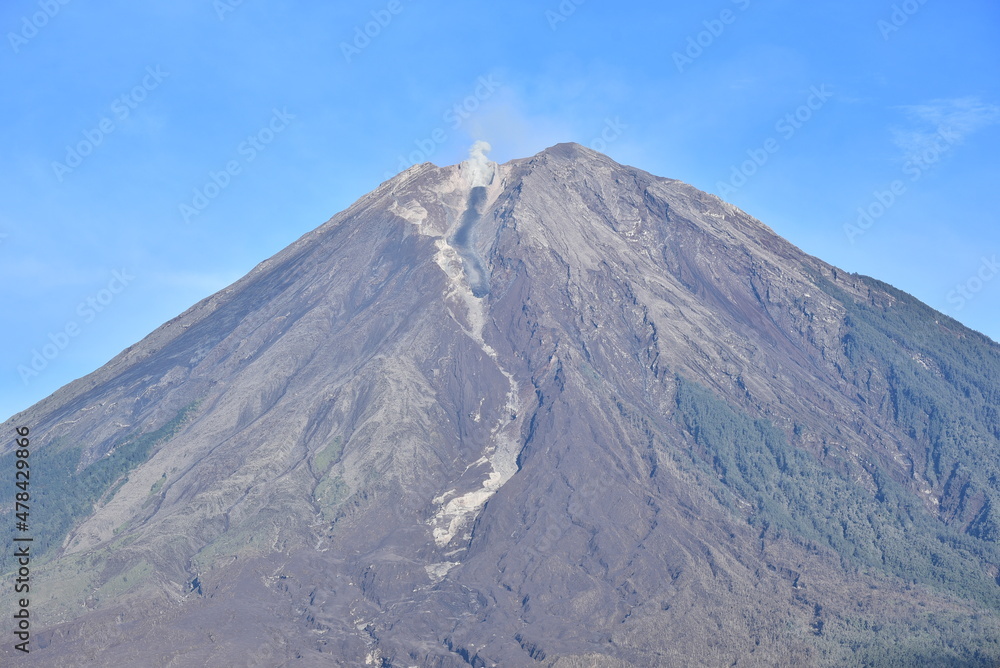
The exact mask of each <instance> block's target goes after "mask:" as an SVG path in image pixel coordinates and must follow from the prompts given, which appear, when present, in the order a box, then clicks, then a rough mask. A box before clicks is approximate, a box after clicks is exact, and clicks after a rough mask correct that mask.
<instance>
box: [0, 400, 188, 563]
mask: <svg viewBox="0 0 1000 668" xmlns="http://www.w3.org/2000/svg"><path fill="white" fill-rule="evenodd" d="M196 408H197V402H195V403H192V404H190V405H189V406H187V407H185V408H184V409H182V410H181V411H180V412H178V413H177V415H176V416H174V418H173V419H171V420H170V421H169V422H167V423H166V424H165V425H163V426H162V427H160V428H159V429H157V430H156V431H152V432H149V433H146V434H138V435H131V436H127V437H126V438H125V439H124V440H122V441H121V442H120V443H119V444H118V445H117V446H115V447H114V448H112V450H111V452H110V454H108V455H106V456H104V457H102V458H100V459H98V460H97V461H95V462H93V463H92V464H90V465H89V466H87V467H86V468H84V469H83V470H82V471H79V472H78V471H77V467H78V466H79V465H80V458H81V455H82V453H83V451H82V449H81V448H80V447H79V446H70V447H62V442H61V440H60V439H56V440H55V441H53V442H51V443H49V444H48V445H47V446H45V447H43V448H39V449H38V450H33V451H32V453H31V459H30V462H31V522H30V526H31V535H32V537H33V538H34V543H33V546H34V548H33V549H34V555H35V557H36V558H41V557H42V556H44V555H45V554H46V553H48V552H49V551H51V550H52V549H54V548H58V547H59V546H61V545H62V542H63V540H64V539H65V537H66V535H67V534H68V533H69V532H70V530H71V529H72V528H73V527H74V526H75V525H76V524H78V523H79V521H80V520H81V519H83V518H85V517H87V516H89V515H90V514H91V513H93V512H94V506H95V504H96V503H98V502H99V501H100V500H102V499H103V500H105V501H106V500H108V499H110V498H111V496H112V494H110V493H109V492H114V491H117V489H118V488H119V487H121V485H123V484H124V483H125V481H126V480H127V479H128V474H129V472H130V471H132V470H133V469H135V468H136V467H137V466H139V465H140V464H142V463H144V462H146V461H148V460H149V457H150V456H151V454H152V452H153V450H154V448H156V446H158V445H160V444H162V443H164V442H166V441H168V440H169V439H170V438H172V437H173V436H174V435H175V434H176V433H177V432H178V431H179V430H180V429H181V426H182V425H183V423H184V421H185V420H186V419H187V417H188V416H189V415H190V414H191V413H192V412H193V411H194V410H195V409H196ZM13 460H14V453H13V452H11V453H10V454H8V455H5V456H4V457H0V470H5V471H12V470H14V464H13ZM14 491H15V488H14V486H13V485H7V486H2V487H0V508H3V509H4V510H8V509H11V508H13V506H14V504H13V493H14ZM8 512H9V511H8ZM2 549H3V561H2V562H0V563H2V571H0V572H9V570H10V569H11V567H12V562H11V554H12V549H13V548H12V547H11V542H10V541H4V545H3V548H2Z"/></svg>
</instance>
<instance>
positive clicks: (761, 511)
mask: <svg viewBox="0 0 1000 668" xmlns="http://www.w3.org/2000/svg"><path fill="white" fill-rule="evenodd" d="M997 371H1000V349H998V346H997V345H996V344H995V343H993V342H992V341H989V340H988V339H986V338H985V337H982V336H981V335H978V334H976V333H974V332H971V331H970V330H967V329H965V328H964V327H962V326H961V325H959V324H958V323H956V322H954V321H952V320H950V319H948V318H946V317H945V316H943V315H941V314H938V313H935V312H933V311H932V310H931V309H929V308H927V307H926V306H924V305H922V304H920V303H919V302H917V301H916V300H914V299H913V298H911V297H909V296H907V295H905V294H902V293H900V292H898V291H896V290H894V289H893V288H891V287H890V286H886V285H884V284H881V283H879V282H877V281H874V280H872V279H868V278H865V277H860V276H855V275H849V274H845V273H844V272H842V271H840V270H838V269H836V268H834V267H831V266H829V265H827V264H825V263H823V262H822V261H820V260H818V259H816V258H812V257H810V256H807V255H805V254H803V253H802V252H801V251H799V250H798V249H796V248H794V247H793V246H792V245H790V244H789V243H787V242H786V241H784V240H782V239H781V238H780V237H778V236H777V235H775V234H774V233H773V232H772V231H771V230H770V229H768V228H767V227H766V226H764V225H763V224H761V223H760V222H759V221H756V220H754V219H753V218H751V217H750V216H748V215H746V214H745V213H743V212H741V211H739V210H738V209H736V208H735V207H732V206H730V205H728V204H726V203H724V202H722V201H720V200H719V199H718V198H715V197H714V196H711V195H707V194H705V193H702V192H700V191H698V190H696V189H694V188H692V187H690V186H687V185H685V184H683V183H680V182H678V181H673V180H669V179H662V178H658V177H654V176H652V175H650V174H647V173H645V172H642V171H640V170H637V169H634V168H630V167H625V166H622V165H618V164H616V163H614V162H613V161H611V160H610V159H608V158H607V157H605V156H602V155H600V154H597V153H594V152H592V151H589V150H587V149H584V148H582V147H579V146H576V145H571V144H560V145H558V146H555V147H552V148H550V149H548V150H546V151H544V152H542V153H540V154H538V155H536V156H534V157H532V158H528V159H523V160H515V161H512V162H510V163H506V164H504V165H495V164H493V163H488V162H486V161H485V159H484V158H482V156H481V154H480V155H477V156H475V157H473V158H472V159H470V160H469V161H467V162H465V163H462V164H461V165H457V166H452V167H445V168H438V167H435V166H433V165H430V164H424V165H419V166H415V167H413V168H411V169H409V170H407V171H406V172H404V173H402V174H400V175H399V176H397V177H396V178H394V179H393V180H391V181H389V182H386V183H385V184H383V185H382V186H380V187H379V188H378V189H376V190H375V191H374V192H372V193H371V194H369V195H367V196H365V197H363V198H362V199H361V200H359V201H358V202H357V203H355V204H354V205H353V206H352V207H350V208H349V209H348V210H346V211H345V212H343V213H341V214H338V215H337V216H335V217H334V218H333V219H331V221H329V222H328V223H326V224H325V225H323V226H321V227H320V228H318V229H317V230H315V231H314V232H311V233H309V234H307V235H306V236H304V237H303V238H302V239H300V240H299V241H297V242H296V243H295V244H293V245H292V246H290V247H289V248H287V249H285V250H284V251H282V252H281V253H279V254H278V255H276V256H275V257H273V258H271V259H270V260H267V261H265V262H264V263H262V264H261V265H259V266H258V267H257V268H255V269H254V270H253V271H252V272H251V273H250V274H248V275H247V276H246V277H245V278H243V279H241V280H240V281H238V282H237V283H235V284H234V285H233V286H231V287H229V288H227V289H226V290H223V291H222V292H220V293H218V294H216V295H214V296H212V297H210V298H209V299H207V300H205V301H203V302H201V303H200V304H198V305H196V306H195V307H193V308H192V309H190V310H189V311H187V312H186V313H184V314H182V315H181V316H179V317H178V318H176V319H174V320H172V321H171V322H169V323H167V324H165V325H164V326H163V327H161V328H159V329H158V330H156V331H155V332H153V333H152V334H151V335H150V336H149V337H147V338H146V339H144V340H143V341H142V342H140V343H138V344H136V345H135V346H133V347H132V348H130V349H128V350H126V351H125V352H123V353H122V354H121V355H119V356H118V357H117V358H115V359H114V360H112V361H111V362H110V363H109V364H108V365H106V366H105V367H103V368H102V369H99V370H98V371H96V372H95V373H93V374H91V375H90V376H87V377H85V378H83V379H80V380H79V381H76V382H75V383H72V384H70V385H68V386H67V387H65V388H63V389H61V390H60V391H58V392H56V393H55V394H53V395H52V396H51V397H49V398H48V399H46V400H44V401H42V402H40V403H39V404H37V405H36V406H34V407H32V408H31V409H29V410H28V411H26V412H25V413H23V414H21V415H18V416H15V417H14V418H12V419H11V420H10V421H9V422H8V423H7V424H5V429H6V432H7V433H11V432H12V431H13V427H14V426H16V425H28V426H30V427H31V429H32V433H33V435H34V437H35V439H36V441H35V442H36V444H37V445H36V447H38V451H37V457H36V459H35V460H34V464H33V466H34V467H36V468H38V469H45V470H48V471H50V472H51V475H50V476H49V480H52V481H56V483H57V484H50V483H48V482H47V483H46V485H45V486H44V487H42V486H41V485H39V486H38V487H37V488H36V489H38V491H39V495H40V497H41V498H39V499H38V501H39V502H40V504H41V505H40V506H39V510H38V513H37V514H38V516H39V517H40V518H42V521H43V522H45V524H44V525H39V526H38V527H37V528H36V531H44V532H45V533H44V535H40V536H39V539H40V540H41V543H40V547H43V546H46V545H47V546H48V551H47V552H46V553H45V557H44V559H45V560H46V563H45V564H44V566H41V567H39V568H38V569H37V583H36V584H35V585H33V590H35V591H37V592H38V593H37V594H36V597H35V599H34V601H33V605H34V606H35V607H34V608H33V614H34V615H36V617H35V624H36V627H35V628H36V629H37V631H36V636H35V641H36V642H37V647H36V651H34V652H32V654H31V658H32V659H34V658H35V657H37V662H38V665H51V664H52V663H53V662H57V663H59V664H60V665H95V664H96V665H102V663H101V662H104V663H105V664H110V663H112V662H115V663H121V662H122V661H123V660H126V662H128V661H132V662H135V663H140V664H144V665H171V661H173V662H175V663H180V664H181V665H219V664H230V665H285V664H286V663H287V664H293V663H294V664H295V665H331V664H333V665H361V664H363V663H368V664H370V665H383V666H410V665H420V666H449V667H450V666H467V665H473V666H493V665H498V666H521V665H525V666H528V665H546V666H560V667H566V666H630V665H631V666H646V665H705V666H714V665H720V664H726V665H741V666H755V665H760V666H765V665H768V666H769V665H775V664H784V665H845V664H850V663H852V662H853V663H856V664H857V665H983V666H987V665H994V664H995V662H997V661H1000V646H998V644H997V640H996V639H997V638H1000V581H998V579H997V578H998V574H1000V572H998V564H1000V555H998V552H997V547H996V541H997V532H998V529H997V518H996V515H995V512H996V511H995V508H996V503H997V500H998V499H1000V497H998V494H1000V479H998V475H997V464H996V461H997V457H996V454H997V451H998V445H1000V442H998V439H1000V417H998V412H997V406H998V401H997V399H998V389H997V383H996V378H997V377H998V375H997V373H996V372H997ZM12 456H13V455H12V454H6V455H5V457H6V458H8V459H10V458H12ZM5 465H6V464H5ZM67 498H72V499H74V500H75V501H74V503H73V504H67V503H65V499H67ZM3 508H4V511H5V512H7V509H8V508H9V504H7V503H5V504H4V506H3ZM6 520H7V521H10V518H6ZM3 563H4V564H5V565H6V564H10V563H11V562H10V561H9V556H8V555H5V560H4V561H3ZM5 570H10V566H5ZM3 596H8V594H7V592H4V594H3ZM3 602H4V605H6V604H7V603H8V600H7V599H6V598H5V599H3ZM43 628H44V629H45V630H44V631H41V629H43ZM109 647H113V648H114V649H113V650H108V649H107V648H109ZM4 651H8V650H7V649H6V648H5V649H4ZM11 656H12V654H11V653H9V652H8V654H7V655H5V658H10V657H11ZM15 658H17V659H18V660H21V661H23V660H24V659H25V658H24V657H15ZM26 665H28V664H26Z"/></svg>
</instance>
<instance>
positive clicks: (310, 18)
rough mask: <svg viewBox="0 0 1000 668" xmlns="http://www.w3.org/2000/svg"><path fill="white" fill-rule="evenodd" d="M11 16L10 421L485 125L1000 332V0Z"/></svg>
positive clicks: (523, 149) (2, 216) (510, 148)
mask: <svg viewBox="0 0 1000 668" xmlns="http://www.w3.org/2000/svg"><path fill="white" fill-rule="evenodd" d="M0 28H2V32H3V35H4V39H3V43H2V44H0V76H2V83H3V90H4V91H5V100H6V101H5V103H4V104H3V105H0V156H2V160H0V170H2V174H0V301H2V307H3V312H4V314H5V315H4V325H5V326H4V327H3V328H2V330H0V350H2V351H3V354H2V363H0V419H3V418H6V417H7V416H9V415H11V414H13V413H15V412H17V411H19V410H21V409H24V408H26V407H28V406H29V405H31V404H32V403H34V402H35V401H38V400H39V399H41V398H43V397H45V396H46V395H48V394H50V393H51V392H53V391H54V390H56V389H57V388H59V387H60V386H62V385H64V384H65V383H67V382H69V381H71V380H73V379H74V378H77V377H80V376H82V375H84V374H86V373H88V372H90V371H92V370H94V369H96V368H97V367H99V366H100V365H102V364H103V363H105V362H106V361H108V360H109V359H110V358H112V357H113V356H114V355H116V354H117V353H118V352H120V351H121V350H122V349H124V348H126V347H127V346H129V345H131V344H132V343H135V342H136V341H138V340H139V339H141V338H142V337H143V336H145V335H146V334H148V333H149V332H150V331H152V330H153V329H155V328H156V327H157V326H159V325H160V324H162V323H163V322H165V321H166V320H168V319H170V318H172V317H174V316H176V315H177V314H179V313H180V312H182V311H183V310H184V309H186V308H187V307H189V306H191V305H192V304H193V303H195V302H196V301H197V300H199V299H201V298H203V297H205V296H207V295H209V294H211V293H212V292H214V291H216V290H219V289H221V288H223V287H225V286H226V285H227V284H229V283H231V282H232V281H234V280H236V279H237V278H239V277H240V276H241V275H243V274H244V273H246V272H247V271H249V270H250V269H251V268H252V267H253V266H254V265H255V264H256V263H257V262H259V261H261V260H263V259H265V258H267V257H269V256H270V255H272V254H274V253H275V252H277V251H278V250H280V249H281V248H283V247H284V246H286V245H287V244H289V243H290V242H292V241H294V240H295V239H296V238H298V237H299V236H301V235H302V234H303V233H305V232H307V231H309V230H310V229H313V228H314V227H316V226H318V225H320V224H321V223H323V222H324V221H325V220H327V219H328V218H329V217H331V216H332V215H333V214H335V213H336V212H338V211H340V210H341V209H343V208H345V207H347V206H349V205H350V204H351V203H352V202H353V201H354V200H355V199H357V198H358V197H360V196H361V195H363V194H364V193H366V192H368V191H369V190H371V189H373V188H374V187H376V186H377V185H378V184H379V183H380V182H382V181H383V180H385V179H386V178H387V177H388V176H390V175H392V174H394V173H395V172H397V171H399V170H400V169H401V167H405V166H406V165H408V164H410V163H412V162H423V161H425V160H429V161H432V162H435V163H437V164H439V165H445V164H452V163H455V162H458V161H460V160H462V159H463V158H464V157H465V155H466V152H467V150H468V147H469V145H470V144H471V143H472V141H474V140H476V139H485V140H487V141H489V142H490V143H491V144H492V145H493V152H492V154H491V157H492V158H493V159H494V160H497V161H499V162H503V161H506V160H508V159H512V158H517V157H524V156H528V155H532V154H534V153H537V152H538V151H540V150H542V149H544V148H545V147H547V146H550V145H552V144H555V143H558V142H562V141H576V142H579V143H581V144H585V145H588V146H592V147H594V148H597V149H598V150H602V151H603V152H605V153H607V154H608V155H610V156H611V157H613V158H615V159H616V160H618V161H620V162H623V163H626V164H632V165H635V166H638V167H641V168H643V169H645V170H647V171H650V172H652V173H654V174H658V175H662V176H668V177H672V178H677V179H681V180H683V181H686V182H688V183H691V184H693V185H695V186H697V187H699V188H702V189H704V190H707V191H709V192H714V193H716V194H719V195H720V196H723V197H724V198H725V199H727V200H729V201H731V202H733V203H734V204H736V205H738V206H740V207H741V208H743V209H745V210H746V211H748V212H749V213H751V214H752V215H754V216H756V217H758V218H760V219H761V220H763V221H764V222H765V223H767V224H768V225H770V226H771V227H772V228H774V229H775V230H776V231H777V232H778V233H779V234H781V235H782V236H784V237H786V238H788V239H789V240H791V241H792V242H794V243H795V244H797V245H798V246H800V247H801V248H803V249H804V250H805V251H807V252H809V253H811V254H813V255H817V256H819V257H821V258H823V259H824V260H827V261H829V262H831V263H833V264H836V265H838V266H840V267H842V268H844V269H847V270H850V271H857V272H861V273H865V274H870V275H873V276H876V277H878V278H880V279H882V280H885V281H888V282H890V283H892V284H894V285H896V286H897V287H899V288H901V289H903V290H906V291H907V292H910V293H912V294H914V295H916V296H918V297H919V298H921V299H922V300H924V301H926V302H927V303H929V304H930V305H932V306H934V307H935V308H937V309H939V310H942V311H944V312H945V313H947V314H949V315H951V316H953V317H955V318H957V319H958V320H960V321H962V322H964V323H966V324H967V325H969V326H971V327H973V328H975V329H978V330H980V331H982V332H985V333H986V334H989V335H990V336H991V337H993V338H994V339H1000V316H998V313H1000V308H998V307H1000V268H996V267H994V262H995V258H996V255H997V254H1000V226H998V225H997V207H996V205H995V202H994V200H995V194H996V192H997V187H996V184H997V182H998V178H1000V163H998V160H997V158H996V156H997V155H998V154H1000V82H998V77H997V72H998V71H1000V67H998V66H1000V58H998V56H1000V39H997V37H998V35H1000V5H997V3H995V2H989V1H987V0H953V1H952V2H943V0H924V1H923V2H921V1H920V0H907V1H906V2H892V1H889V0H885V1H879V0H864V1H863V2H862V1H860V0H846V1H841V2H836V3H834V2H816V3H802V2H790V1H784V0H771V1H768V0H713V1H711V2H698V3H652V2H614V3H609V2H602V1H600V0H584V1H583V2H580V1H579V0H576V1H574V0H564V1H563V2H558V1H557V0H552V1H551V2H521V1H518V0H514V1H508V2H505V3H481V2H469V3H462V4H458V3H449V4H447V5H446V4H445V3H432V2H413V1H412V0H391V1H390V0H375V1H370V2H343V3H325V2H280V1H271V2H264V0H243V1H242V2H239V1H238V0H174V1H172V2H169V3H166V2H163V3H135V2H123V1H118V2H116V1H108V2H103V3H100V4H99V5H98V3H87V2H83V1H82V0H34V1H30V2H29V1H20V0H19V1H11V2H7V3H4V4H3V7H2V8H0ZM995 274H996V276H995V277H994V275H995ZM46 346H48V347H47V348H46ZM36 353H37V354H38V355H41V354H42V353H48V354H47V355H43V357H42V358H38V359H35V368H34V369H33V370H34V371H36V373H35V374H24V373H23V369H25V368H31V365H32V360H33V358H36ZM19 367H21V368H22V373H19V371H18V369H19Z"/></svg>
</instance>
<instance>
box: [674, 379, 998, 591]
mask: <svg viewBox="0 0 1000 668" xmlns="http://www.w3.org/2000/svg"><path fill="white" fill-rule="evenodd" d="M677 387H678V390H677V413H676V419H677V420H678V422H679V424H680V426H681V427H682V428H683V429H684V430H685V431H686V432H687V433H688V434H690V435H691V437H692V438H693V440H694V442H695V443H696V444H697V445H698V446H699V449H700V450H701V453H702V457H703V460H702V461H703V462H704V466H705V467H706V468H710V469H711V471H712V473H713V474H714V475H713V476H711V477H713V478H714V479H716V480H718V482H719V485H718V486H717V487H716V490H715V491H716V495H717V497H718V498H719V499H720V501H722V502H723V503H724V504H726V505H728V506H729V507H730V508H731V509H732V510H733V512H735V513H740V514H746V507H745V506H744V505H743V504H747V503H748V504H750V511H749V520H748V521H749V522H750V524H751V525H752V526H755V527H758V528H759V529H760V530H761V532H762V533H764V532H767V533H769V534H772V535H776V536H779V535H784V536H788V537H789V538H791V539H792V540H795V541H797V542H799V543H800V544H804V545H808V544H810V542H812V543H817V544H823V545H827V546H829V547H831V548H833V550H835V551H836V552H837V554H839V555H840V557H841V560H842V563H843V566H844V567H845V568H846V569H847V570H848V571H852V572H857V571H863V570H870V571H876V572H881V573H883V574H887V575H892V576H896V577H899V578H902V579H903V580H905V581H908V582H913V583H921V584H925V585H928V586H931V587H934V588H937V589H939V590H943V591H946V592H948V593H950V594H952V595H956V596H960V597H963V598H967V599H975V600H978V601H980V602H982V603H984V604H986V605H988V606H990V607H993V608H995V609H1000V587H998V586H997V583H996V582H995V581H994V579H993V578H991V577H989V576H988V575H987V574H986V573H985V572H984V568H983V564H984V562H986V563H1000V560H998V557H1000V555H998V554H997V551H996V550H995V549H993V547H992V546H990V545H988V544H984V543H983V542H982V541H978V540H976V539H974V538H973V537H970V536H967V535H963V534H962V533H960V532H959V531H956V530H953V529H949V528H948V527H947V526H945V525H944V523H942V522H940V521H939V520H937V519H936V518H934V517H931V516H930V515H929V514H928V513H927V512H926V511H925V510H924V508H923V506H922V505H920V502H919V500H918V499H916V498H915V496H914V495H913V494H912V493H910V492H909V491H907V490H905V489H903V488H902V487H901V486H900V485H899V484H897V483H895V482H894V481H892V480H891V479H890V478H889V477H888V476H886V475H881V474H879V473H876V476H875V482H876V484H877V486H878V490H877V492H876V493H875V494H874V495H873V494H872V493H871V492H869V491H868V490H867V489H865V488H864V487H861V486H860V485H857V484H855V483H853V482H851V481H848V480H845V479H843V478H842V477H840V475H839V474H838V473H836V472H835V471H832V470H830V469H828V468H827V467H825V466H823V465H822V464H821V463H820V462H819V461H818V460H817V459H816V458H815V457H813V456H812V455H811V454H810V453H808V452H806V451H803V450H800V449H798V448H795V447H794V446H792V445H790V444H789V443H788V441H787V439H786V438H785V435H784V433H783V432H781V431H780V430H778V429H777V428H775V427H774V426H773V425H771V423H770V422H768V421H766V420H754V419H752V418H750V417H749V416H747V415H746V414H744V413H742V412H739V411H737V410H735V409H733V408H732V407H731V406H730V405H729V404H728V403H726V402H725V401H722V400H721V399H719V398H717V397H716V396H715V395H714V394H712V393H711V392H710V391H709V390H707V389H705V388H703V387H702V386H700V385H698V384H697V383H693V382H691V381H688V380H685V379H684V378H681V377H678V378H677ZM741 501H742V503H740V502H741Z"/></svg>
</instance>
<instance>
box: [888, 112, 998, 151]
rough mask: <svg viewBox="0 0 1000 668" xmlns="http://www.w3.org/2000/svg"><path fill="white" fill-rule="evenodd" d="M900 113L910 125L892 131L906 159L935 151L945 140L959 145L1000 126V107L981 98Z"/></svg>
mask: <svg viewBox="0 0 1000 668" xmlns="http://www.w3.org/2000/svg"><path fill="white" fill-rule="evenodd" d="M900 109H902V111H903V112H904V113H905V114H906V116H907V117H908V119H909V121H910V123H909V124H908V125H907V126H906V127H895V128H892V129H891V131H892V135H893V142H894V143H895V144H896V146H897V147H899V148H900V150H902V151H903V153H904V156H905V157H906V158H910V157H912V156H916V155H920V154H921V153H923V152H924V151H926V150H929V149H932V148H933V147H934V146H935V144H937V143H939V138H940V137H941V136H945V137H947V138H948V139H949V142H950V143H952V144H957V143H961V142H962V141H964V140H965V138H966V137H968V136H970V135H972V134H974V133H976V132H978V131H979V130H982V129H983V128H985V127H988V126H990V125H993V124H995V123H998V122H1000V106H997V105H995V104H989V103H986V102H983V101H982V100H980V99H979V98H978V97H961V98H954V99H950V100H930V101H928V102H925V103H923V104H915V105H908V106H904V107H900Z"/></svg>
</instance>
